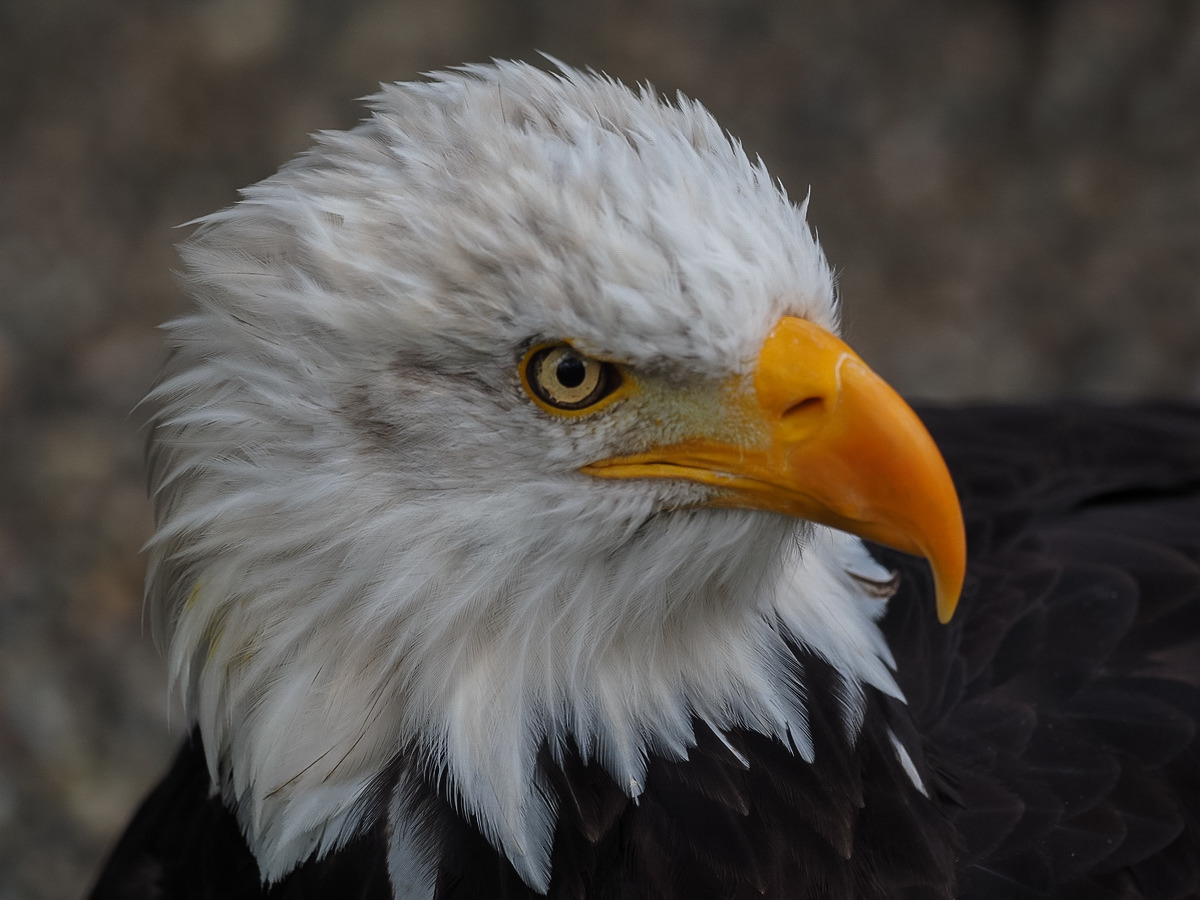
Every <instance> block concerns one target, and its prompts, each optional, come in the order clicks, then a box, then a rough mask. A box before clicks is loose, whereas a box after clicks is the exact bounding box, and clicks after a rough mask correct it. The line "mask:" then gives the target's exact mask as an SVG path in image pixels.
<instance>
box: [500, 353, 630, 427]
mask: <svg viewBox="0 0 1200 900" xmlns="http://www.w3.org/2000/svg"><path fill="white" fill-rule="evenodd" d="M621 381H622V379H621V371H620V369H618V368H617V367H616V366H615V365H613V364H612V363H609V362H604V361H602V360H599V359H592V358H591V357H590V356H584V355H583V354H582V353H580V352H579V351H578V350H576V349H575V348H574V347H572V346H571V345H570V344H548V345H545V344H544V345H541V346H538V347H534V348H533V349H532V350H530V351H529V352H528V353H527V354H525V358H524V359H523V360H522V361H521V383H522V384H523V385H524V386H525V389H526V390H527V391H528V392H529V393H530V394H531V395H532V396H533V398H534V399H535V400H537V401H539V403H540V404H541V405H542V406H543V407H548V408H549V409H550V410H551V411H552V412H568V413H572V412H584V411H589V410H591V408H592V407H594V406H595V405H596V404H598V403H599V402H600V401H602V400H604V399H605V398H607V397H609V396H611V395H612V394H613V392H614V391H616V390H617V388H619V387H620V386H621Z"/></svg>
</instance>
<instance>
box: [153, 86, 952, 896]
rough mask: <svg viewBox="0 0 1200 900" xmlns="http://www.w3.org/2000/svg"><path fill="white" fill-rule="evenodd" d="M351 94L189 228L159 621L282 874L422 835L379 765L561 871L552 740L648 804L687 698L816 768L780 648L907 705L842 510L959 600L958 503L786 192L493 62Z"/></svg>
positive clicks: (216, 770) (690, 734)
mask: <svg viewBox="0 0 1200 900" xmlns="http://www.w3.org/2000/svg"><path fill="white" fill-rule="evenodd" d="M370 106H371V115H370V117H369V118H368V119H367V120H366V121H364V122H363V123H362V124H361V125H359V126H358V127H357V128H354V129H353V130H351V131H348V132H331V133H324V134H321V135H319V136H318V137H317V139H316V146H315V147H314V148H313V149H312V150H310V151H309V152H307V153H305V154H303V155H302V156H300V157H299V158H298V159H296V160H295V161H293V162H292V163H290V164H289V165H287V166H285V167H284V168H283V169H282V170H281V171H280V172H279V173H278V174H276V175H274V176H273V177H271V178H268V179H267V180H265V181H263V182H261V183H259V184H257V185H254V186H253V187H251V188H248V189H247V190H246V191H245V192H244V194H243V197H242V199H241V201H240V202H239V203H237V204H236V205H235V206H233V207H232V208H230V209H227V210H224V211H222V212H219V213H216V214H214V215H211V216H208V217H206V218H204V219H202V220H200V222H199V227H198V229H197V231H196V233H195V234H194V236H193V237H192V238H191V239H190V240H188V241H187V242H186V243H185V244H184V245H183V247H182V254H183V258H184V261H185V264H186V271H185V273H184V275H183V278H184V281H185V284H186V287H187V289H188V290H189V292H190V293H191V294H192V296H193V298H194V301H195V302H194V306H193V308H192V310H191V312H189V313H188V314H187V315H185V316H183V317H182V318H180V319H177V320H176V321H174V322H172V323H171V324H170V325H169V326H168V334H169V337H170V342H171V345H172V347H173V354H172V357H171V359H170V361H169V363H168V364H167V366H166V369H165V371H164V373H163V375H162V378H161V380H160V381H159V382H158V384H157V386H156V387H155V388H154V390H153V392H152V393H151V395H150V397H149V400H148V403H149V405H150V408H151V409H152V417H153V434H152V440H151V450H150V459H151V486H152V491H153V495H154V498H155V501H156V511H157V531H156V534H155V536H154V538H153V540H152V542H151V545H150V571H149V574H148V579H147V591H148V599H149V604H150V609H151V612H152V617H153V622H154V627H155V629H156V633H157V635H158V636H159V638H160V640H161V641H162V642H163V644H164V645H165V647H166V648H167V652H168V655H169V659H170V666H171V673H172V677H173V679H174V681H175V682H176V683H177V684H178V685H179V687H180V689H181V690H182V693H183V696H184V698H185V702H186V706H187V710H188V715H189V716H190V718H191V720H192V721H194V723H195V724H196V725H197V727H198V729H199V732H200V734H201V736H202V739H203V744H204V748H205V751H206V753H207V757H208V764H209V768H210V771H211V775H212V778H213V780H214V784H217V785H219V787H220V790H221V792H222V794H223V797H224V799H225V802H226V803H227V804H228V805H229V806H230V807H231V808H232V809H233V810H235V812H236V814H237V817H238V820H239V822H240V824H241V827H242V829H243V831H244V833H245V835H246V837H247V840H248V841H249V843H250V846H251V849H252V850H253V851H254V853H255V855H256V857H257V859H258V862H259V865H260V868H261V871H262V873H263V876H264V877H265V878H267V879H268V880H273V879H278V878H279V877H282V876H283V875H284V874H286V873H287V872H288V871H289V870H291V869H292V868H293V867H295V866H296V865H297V864H298V863H299V862H301V861H303V860H304V859H305V858H307V857H308V856H310V855H311V854H312V853H314V852H317V853H323V852H326V851H328V850H330V849H331V848H334V847H337V846H338V845H339V844H341V843H342V842H344V841H345V840H347V839H348V838H349V837H350V836H352V835H353V834H355V833H356V831H357V830H358V829H359V828H361V827H363V825H364V822H365V821H366V820H367V819H368V818H369V817H371V816H373V815H377V814H378V809H379V806H380V803H381V802H382V803H383V805H384V807H388V808H390V809H391V810H392V812H394V813H395V815H396V816H397V821H404V816H403V810H402V809H401V807H402V806H403V803H404V797H403V795H404V792H403V791H402V790H401V789H400V788H394V789H392V793H391V794H390V795H388V796H387V797H385V798H383V800H382V801H381V799H380V785H381V784H382V783H383V782H381V778H383V776H384V773H387V772H392V773H394V772H395V771H396V770H397V767H399V769H400V770H401V771H402V773H403V775H402V776H401V778H400V782H401V783H403V780H404V778H423V779H429V780H431V781H433V782H434V783H436V784H438V785H441V789H442V790H443V791H444V792H445V795H446V797H447V798H448V799H449V800H450V801H451V802H453V803H454V804H455V805H456V806H457V807H458V808H459V809H460V810H461V811H462V813H463V815H465V816H467V817H468V818H469V819H470V820H471V821H473V822H474V823H475V824H476V825H477V826H478V828H479V829H480V831H481V832H482V833H483V834H484V836H485V837H486V838H487V839H488V840H489V841H490V842H491V843H492V844H493V845H494V846H496V847H497V849H499V850H500V851H501V852H502V853H503V854H504V855H505V856H507V858H508V859H509V860H510V861H511V862H512V863H513V865H514V866H515V867H516V868H517V871H518V872H519V873H520V874H521V876H522V877H523V878H524V879H525V880H526V882H527V883H528V884H529V885H531V886H532V887H534V888H536V889H545V887H546V885H547V884H548V877H549V874H548V873H549V855H550V845H551V841H552V837H553V832H554V823H555V821H556V815H557V804H558V799H557V798H556V796H555V794H554V790H553V788H552V787H551V786H550V785H549V783H548V782H547V780H546V777H545V773H544V771H543V769H544V766H543V765H542V763H541V762H539V760H540V759H542V758H545V757H546V756H547V754H548V758H549V759H551V760H557V759H561V757H562V755H563V754H564V753H565V752H566V748H568V747H572V748H574V749H573V751H572V752H578V753H579V754H580V756H581V757H582V758H583V759H584V760H585V761H588V762H595V763H598V764H599V765H601V766H602V767H603V768H604V770H605V771H607V773H608V774H609V775H610V776H611V777H612V779H613V780H614V781H615V782H616V783H617V784H618V785H620V786H621V788H622V789H623V790H624V791H625V792H626V793H627V794H628V795H629V796H630V797H635V798H636V797H637V796H638V794H639V793H640V792H641V790H642V787H643V785H644V783H645V779H646V772H647V762H648V760H649V759H650V758H651V757H652V756H654V755H657V756H662V757H667V758H671V759H682V758H684V757H686V755H687V754H688V752H689V749H690V748H691V747H692V746H694V742H695V737H694V734H695V728H696V727H697V724H698V723H703V724H705V725H706V726H708V727H710V728H711V729H713V731H715V732H716V733H717V734H718V735H719V734H722V733H723V732H726V731H728V730H730V729H733V728H742V729H750V730H753V731H757V732H759V733H761V734H764V735H767V736H769V737H772V738H775V739H777V740H778V741H780V742H782V743H783V744H784V745H786V746H788V747H790V748H792V750H793V752H794V753H795V754H797V755H798V756H799V757H805V758H808V757H811V755H812V753H813V746H812V742H811V740H810V737H809V733H808V719H807V715H806V704H805V687H804V684H803V680H804V673H803V671H802V670H800V669H799V668H798V666H797V664H796V660H795V656H794V653H793V651H792V649H791V648H792V647H793V646H803V647H805V648H807V649H808V650H810V651H811V652H813V653H815V654H817V655H819V656H820V657H822V658H824V659H825V660H827V661H828V663H829V664H830V666H831V667H832V669H833V670H834V671H835V672H836V673H837V675H838V677H839V678H840V698H839V699H840V700H841V703H842V709H843V711H844V720H845V729H846V734H847V739H852V738H853V735H854V733H855V731H856V730H857V728H858V726H859V723H860V721H861V715H862V709H863V699H862V698H863V691H864V688H865V686H870V687H873V688H875V689H878V690H880V691H883V692H885V693H888V694H892V695H894V696H899V690H898V688H897V686H896V684H895V682H894V680H893V678H892V674H891V665H892V663H891V656H890V654H889V652H888V649H887V646H886V644H885V643H884V641H883V638H882V636H881V634H880V632H879V630H878V628H877V627H876V624H875V622H876V620H877V618H878V617H879V616H880V615H881V613H882V610H883V606H884V604H883V602H882V601H881V599H880V595H881V594H884V593H886V591H883V590H881V589H879V587H878V585H880V584H886V582H887V580H888V573H887V572H885V571H884V570H883V569H882V568H881V567H880V566H879V565H878V564H877V563H875V562H874V561H873V560H872V559H871V557H870V556H869V555H868V554H867V553H866V551H865V549H864V548H863V546H862V544H861V542H860V541H859V539H858V538H857V537H852V536H850V535H849V534H847V533H846V532H852V533H853V534H856V535H859V536H862V537H866V538H869V539H871V540H875V541H879V542H881V543H885V544H888V545H891V546H894V547H896V548H898V549H901V550H905V551H908V552H913V553H919V554H922V555H924V556H926V557H927V558H928V559H929V560H930V562H931V563H932V565H933V569H934V573H935V578H936V581H937V585H938V597H937V604H938V611H939V613H940V614H941V616H942V617H943V618H947V617H948V616H949V615H950V613H951V612H952V610H953V607H954V603H955V599H956V597H957V594H958V590H959V586H960V585H961V580H962V566H963V538H962V522H961V517H960V515H959V513H958V507H957V501H956V500H955V497H954V490H953V487H952V486H951V484H950V479H949V476H948V475H947V473H946V470H945V467H944V465H943V464H942V462H941V459H940V457H939V456H938V453H937V451H936V449H935V448H934V446H933V443H932V441H931V439H930V438H929V436H928V434H927V433H926V432H925V431H924V429H923V428H922V426H921V425H920V423H919V422H918V421H917V419H916V417H915V416H914V414H913V413H912V412H911V411H910V410H909V409H908V407H907V406H905V405H904V403H903V402H902V401H901V400H900V399H899V398H898V397H897V396H896V395H895V393H894V392H892V391H891V389H890V388H888V387H887V386H886V385H885V384H884V383H883V382H882V381H881V380H880V379H879V378H878V377H877V376H875V375H874V374H873V373H872V372H871V371H870V370H869V369H868V368H867V367H866V366H865V364H864V363H863V362H862V361H861V359H859V357H858V356H857V355H855V354H854V353H853V351H851V350H850V349H849V348H848V347H847V346H846V345H845V344H844V343H842V341H841V340H840V339H838V338H837V337H836V336H835V334H834V333H835V331H836V329H837V320H838V313H837V304H836V301H835V294H834V286H833V278H832V275H831V273H830V269H829V267H828V265H827V264H826V262H825V260H824V257H823V256H822V253H821V251H820V249H819V247H818V245H817V242H816V241H815V239H814V238H813V235H812V233H811V231H810V229H809V227H808V225H807V224H806V219H805V207H806V204H800V205H796V204H794V203H792V202H790V201H789V199H788V198H787V196H786V195H785V194H784V192H783V190H782V189H781V188H780V187H779V185H778V184H777V183H775V182H774V181H773V180H772V179H771V177H770V176H769V175H768V173H767V172H766V170H765V169H764V167H763V166H762V164H761V163H760V162H756V161H753V160H751V159H748V158H747V156H746V154H745V153H744V152H743V151H742V149H741V147H740V146H739V145H738V144H737V143H736V142H735V141H733V140H731V139H730V138H729V137H728V136H727V135H726V134H725V133H723V132H722V131H721V129H720V128H719V127H718V126H717V124H716V123H715V122H714V121H713V119H712V118H711V116H710V115H709V114H708V113H707V112H706V111H705V110H704V109H703V108H701V107H700V106H699V105H698V104H696V103H694V102H692V101H690V100H687V99H686V98H683V97H680V98H678V99H677V100H676V101H675V102H673V103H671V102H665V101H664V100H662V99H661V98H660V97H659V96H657V95H656V94H654V93H653V92H651V91H650V90H649V89H642V90H639V91H634V90H630V89H629V88H627V87H625V86H623V85H621V84H619V83H616V82H614V81H612V80H609V79H607V78H604V77H600V76H597V75H594V74H590V73H584V72H579V71H575V70H571V69H567V68H563V69H561V70H560V71H558V72H555V73H546V72H543V71H540V70H537V69H534V68H532V67H529V66H526V65H521V64H516V63H498V64H495V65H488V66H471V67H466V68H463V69H460V70H456V71H453V72H448V73H440V74H437V75H434V76H432V77H431V79H430V80H429V81H427V82H423V83H414V84H396V85H389V86H386V87H384V88H383V89H382V90H381V91H380V93H378V94H377V95H375V96H374V97H373V98H371V101H370ZM834 529H838V530H834ZM873 586H874V588H873ZM393 781H394V780H393ZM404 834H405V828H404V827H402V826H400V825H398V826H397V827H396V828H395V829H394V830H393V835H394V837H393V839H394V840H397V841H400V840H403V839H404V838H403V835H404Z"/></svg>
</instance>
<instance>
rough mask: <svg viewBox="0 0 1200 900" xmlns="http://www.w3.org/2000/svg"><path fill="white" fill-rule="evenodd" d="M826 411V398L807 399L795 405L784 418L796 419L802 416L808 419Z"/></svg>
mask: <svg viewBox="0 0 1200 900" xmlns="http://www.w3.org/2000/svg"><path fill="white" fill-rule="evenodd" d="M824 411H825V398H824V397H805V398H804V399H803V400H801V401H799V402H798V403H793V404H792V405H791V406H789V407H788V408H787V409H786V410H784V412H783V416H782V418H784V419H794V418H797V417H800V416H804V417H808V416H813V415H817V414H819V413H822V412H824Z"/></svg>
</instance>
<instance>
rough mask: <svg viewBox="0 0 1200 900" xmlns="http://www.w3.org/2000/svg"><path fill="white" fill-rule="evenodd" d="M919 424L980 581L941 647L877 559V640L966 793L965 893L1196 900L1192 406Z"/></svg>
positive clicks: (896, 561) (968, 416)
mask: <svg viewBox="0 0 1200 900" xmlns="http://www.w3.org/2000/svg"><path fill="white" fill-rule="evenodd" d="M924 418H925V419H926V422H927V424H928V425H929V427H930V430H931V432H932V433H933V435H934V438H935V439H936V440H937V441H938V444H939V446H940V447H941V448H942V450H943V453H944V454H945V456H946V459H947V462H948V464H949V465H950V468H951V471H952V472H953V473H954V475H955V478H956V483H957V484H958V487H959V491H960V496H961V498H962V500H963V506H964V511H965V513H966V516H967V525H968V545H969V551H970V554H971V560H970V565H969V576H968V581H967V586H966V589H965V591H964V596H963V601H962V606H961V608H960V611H959V614H958V615H957V616H956V617H955V620H954V621H953V622H952V624H951V625H950V626H948V627H947V628H944V629H942V630H941V633H940V636H934V637H930V636H929V635H928V634H927V633H926V630H927V629H928V627H929V626H928V619H927V618H926V617H927V616H928V609H927V606H928V603H927V601H923V600H922V596H928V592H929V587H928V577H927V575H926V573H925V572H924V571H923V570H922V567H921V565H920V564H917V563H914V562H913V561H911V560H909V559H907V558H903V557H901V556H899V555H896V554H890V553H888V554H885V556H886V559H887V562H888V563H889V565H893V566H896V567H897V568H899V569H900V570H901V572H902V575H903V577H902V585H903V587H902V590H901V595H900V596H897V597H896V598H895V600H894V601H893V602H892V604H891V606H890V608H889V613H888V616H887V618H886V620H885V623H884V624H885V631H886V632H887V634H888V638H889V642H890V644H891V646H892V648H893V650H894V651H895V653H896V656H897V663H898V665H899V670H900V671H899V679H900V682H901V686H902V687H903V688H904V690H905V691H906V694H907V696H908V698H909V701H910V705H911V709H912V711H913V714H914V717H915V719H916V724H917V727H918V728H919V729H920V730H921V732H922V733H923V734H924V735H925V741H926V744H927V754H928V755H929V757H930V758H931V759H932V760H933V761H934V768H935V771H936V772H937V773H938V775H939V777H940V778H942V779H943V780H944V781H945V782H946V783H948V784H950V785H952V786H953V788H954V792H953V793H954V801H955V802H954V803H952V804H950V805H949V806H948V807H947V809H948V811H949V814H950V815H951V817H952V819H953V820H954V822H955V825H956V827H957V828H958V829H959V831H960V835H961V837H962V839H963V841H964V853H963V857H962V863H963V870H962V872H961V875H960V890H959V896H960V897H962V898H964V900H966V898H993V897H994V898H1005V900H1008V898H1014V897H1031V898H1033V897H1039V898H1044V897H1064V898H1065V897H1081V898H1083V897H1086V898H1092V897H1097V898H1104V897H1121V898H1174V897H1195V896H1200V877H1198V874H1197V860H1200V791H1198V790H1197V788H1198V786H1200V785H1198V784H1197V781H1198V780H1200V742H1198V739H1197V722H1200V690H1198V688H1200V412H1198V411H1194V410H1187V409H1175V408H1165V407H1164V408H1138V409H1128V410H1115V409H1104V408H1086V407H1079V408H1075V409H1068V410H1064V409H1061V408H1056V409H1014V408H1006V409H980V410H970V411H949V410H931V411H926V412H925V414H924ZM1008 797H1011V798H1014V799H1015V803H1013V802H1009V801H1008V799H1007V798H1008ZM1014 812H1017V813H1019V814H1018V815H1015V816H1014Z"/></svg>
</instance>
